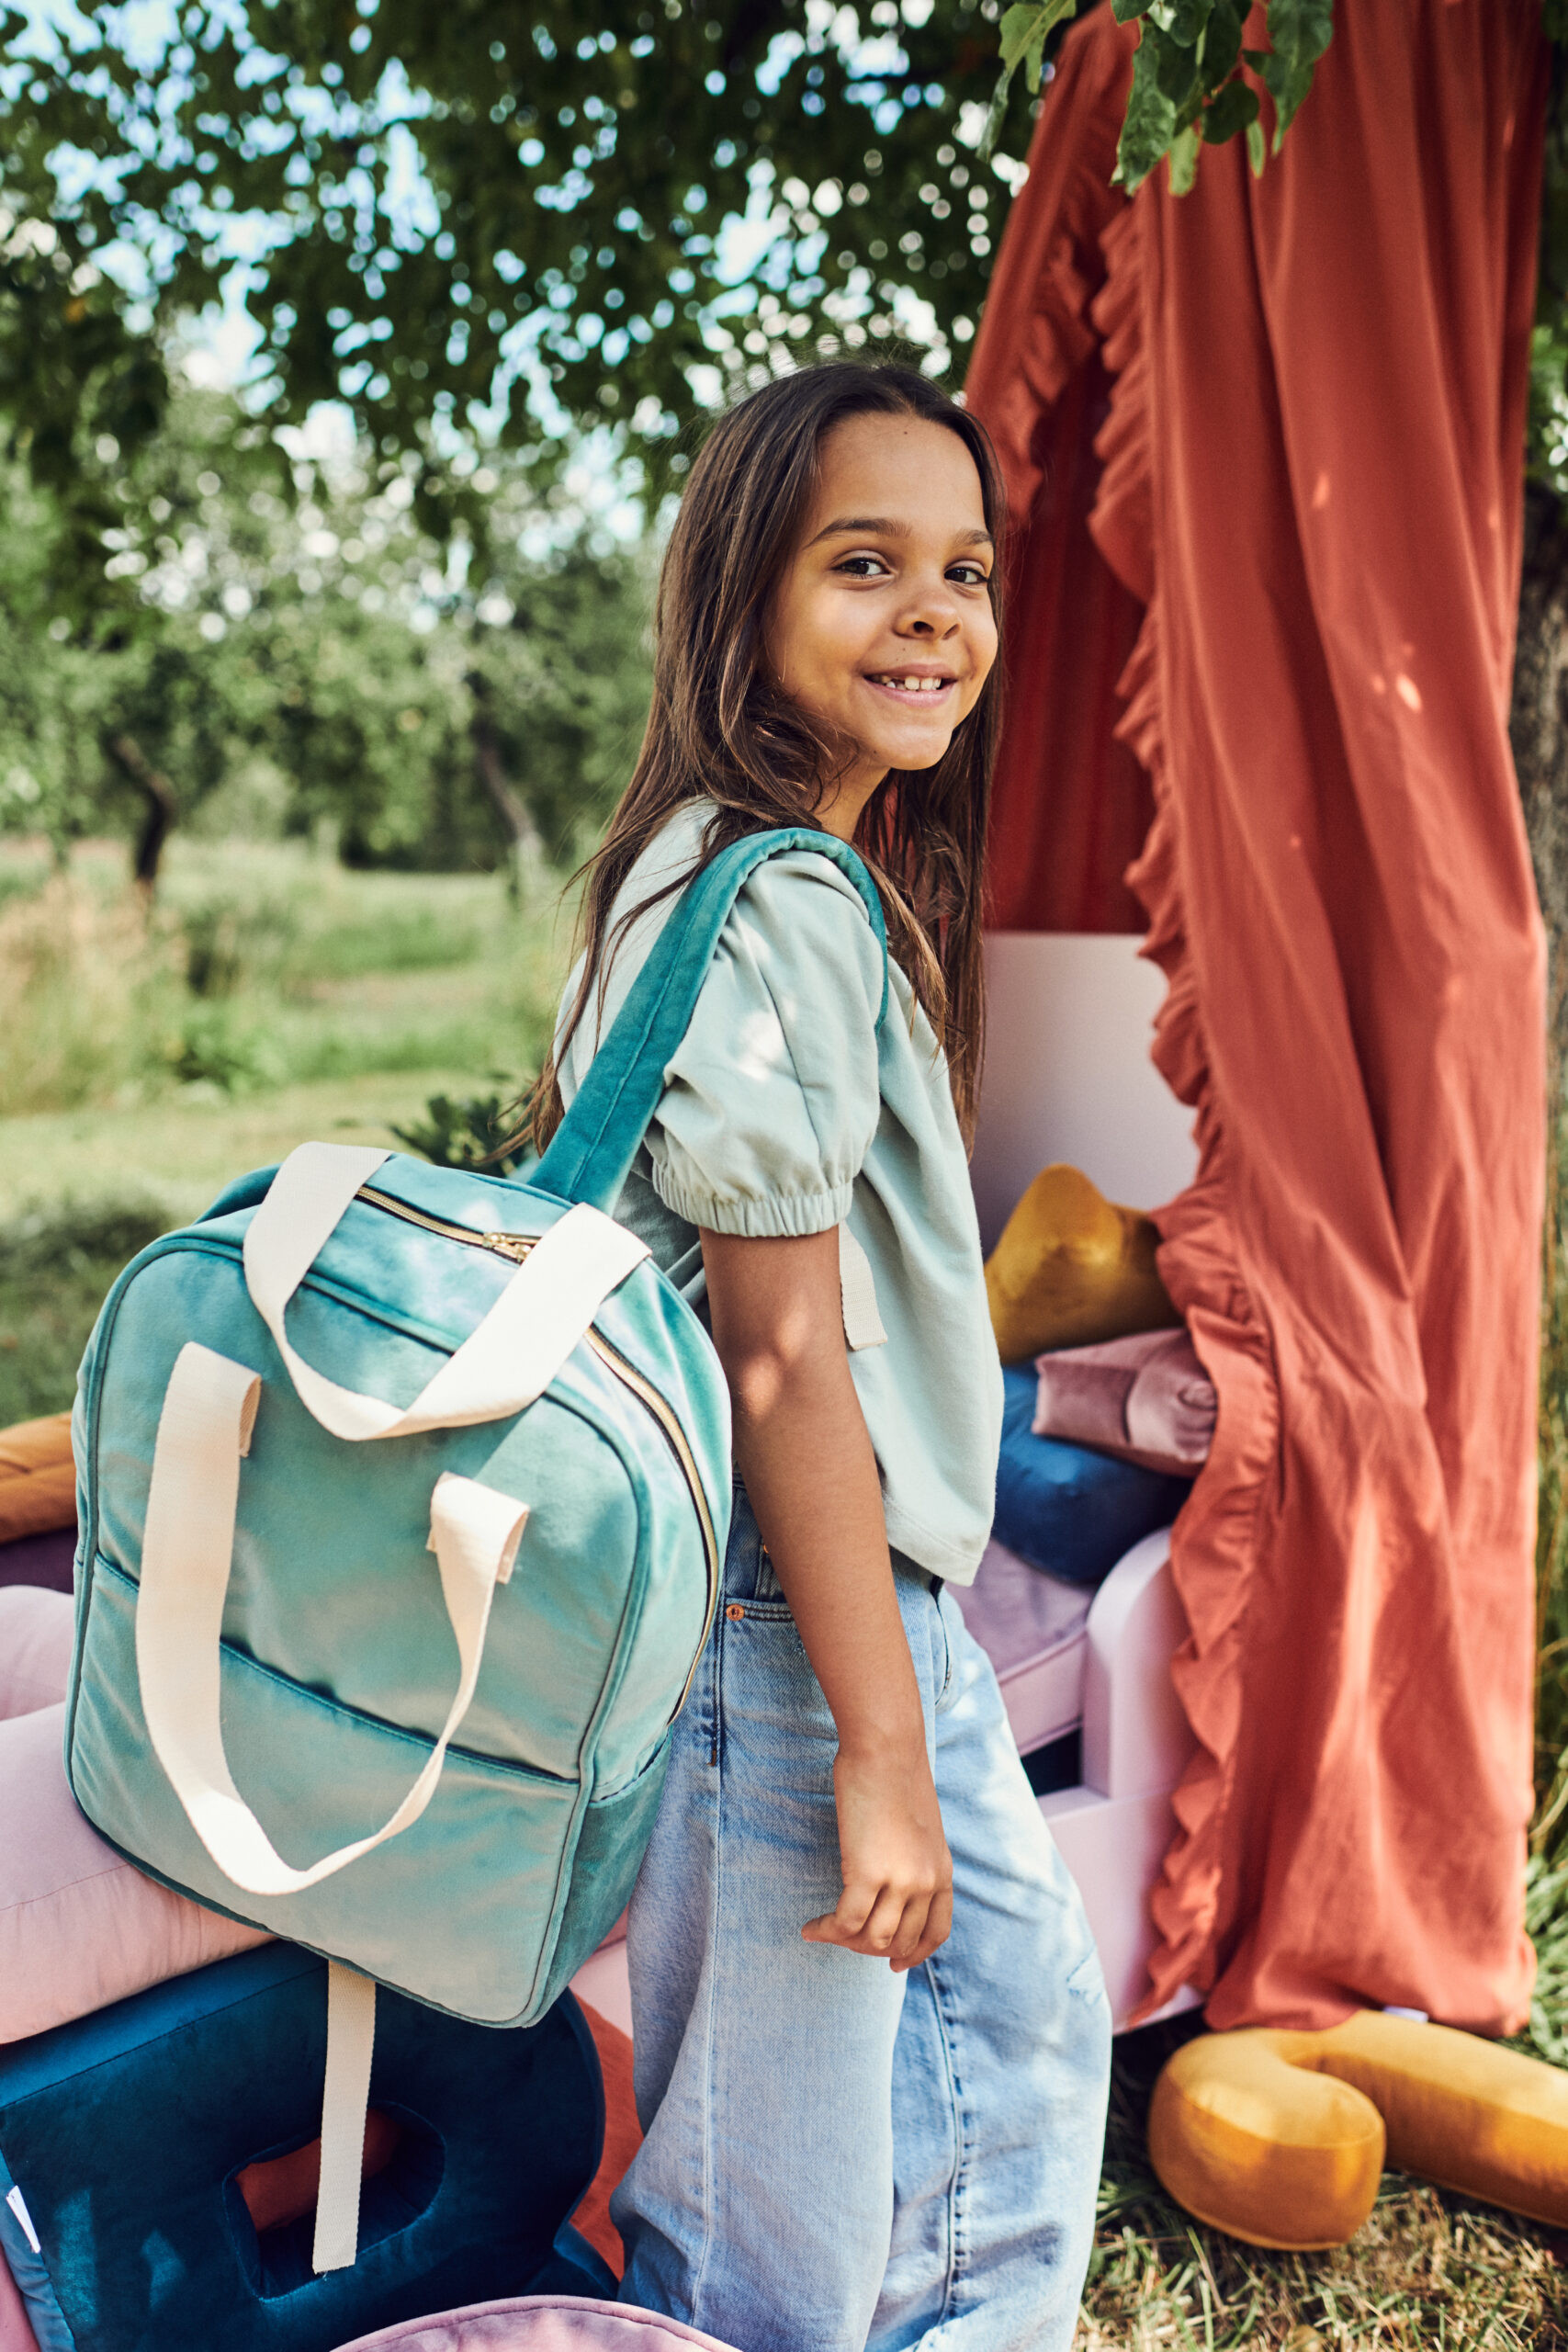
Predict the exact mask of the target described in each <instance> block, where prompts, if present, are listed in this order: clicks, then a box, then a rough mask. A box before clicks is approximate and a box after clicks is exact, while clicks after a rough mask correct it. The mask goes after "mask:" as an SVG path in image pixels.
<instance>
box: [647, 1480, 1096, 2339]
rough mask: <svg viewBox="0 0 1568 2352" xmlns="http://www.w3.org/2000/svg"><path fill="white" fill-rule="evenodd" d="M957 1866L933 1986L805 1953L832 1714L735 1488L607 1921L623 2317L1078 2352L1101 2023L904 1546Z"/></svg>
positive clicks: (995, 1742)
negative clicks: (620, 2158)
mask: <svg viewBox="0 0 1568 2352" xmlns="http://www.w3.org/2000/svg"><path fill="white" fill-rule="evenodd" d="M895 1575H896V1579H897V1588H898V1597H899V1603H900V1606H901V1608H902V1611H903V1615H904V1624H905V1628H906V1631H907V1632H908V1637H909V1648H910V1651H911V1653H912V1655H913V1657H914V1661H915V1670H916V1673H917V1675H918V1677H919V1684H920V1691H921V1695H922V1698H923V1701H924V1703H925V1712H926V1736H927V1742H928V1746H929V1747H930V1751H931V1758H932V1763H933V1769H934V1771H935V1776H936V1786H937V1792H938V1795H939V1797H940V1799H941V1803H942V1824H943V1826H944V1828H945V1830H946V1832H947V1841H948V1845H949V1847H950V1849H951V1850H952V1854H953V1897H954V1900H953V1933H952V1935H951V1936H950V1937H949V1938H948V1939H947V1941H946V1942H945V1943H944V1944H943V1945H942V1947H941V1948H940V1950H939V1951H936V1952H935V1953H934V1954H933V1955H932V1957H931V1959H930V1960H929V1961H927V1962H926V1963H925V1964H924V1966H923V1967H921V1968H919V1969H914V1970H911V1971H910V1972H909V1973H908V1974H907V1975H902V1976H896V1975H895V1974H894V1973H893V1972H892V1970H891V1969H890V1968H889V1967H888V1966H887V1964H886V1962H885V1961H879V1960H871V1959H868V1958H866V1957H865V1956H863V1954H860V1953H856V1952H846V1951H840V1950H839V1949H838V1948H837V1947H836V1946H832V1945H824V1944H808V1943H805V1942H803V1941H802V1939H801V1934H800V1930H801V1928H802V1926H803V1925H804V1923H805V1922H806V1920H807V1919H808V1918H811V1917H815V1916H816V1915H817V1914H818V1913H819V1912H824V1911H829V1910H831V1909H832V1907H833V1905H834V1904H835V1903H836V1902H837V1901H838V1897H839V1892H840V1875H839V1843H838V1829H837V1822H836V1818H835V1815H834V1811H833V1779H832V1768H833V1757H834V1752H835V1747H836V1740H835V1735H834V1730H833V1721H832V1717H831V1715H830V1714H829V1711H828V1706H827V1702H826V1701H825V1700H824V1699H823V1696H822V1691H821V1687H820V1685H819V1684H818V1680H817V1678H816V1676H815V1675H814V1674H813V1672H812V1670H811V1668H810V1666H809V1664H808V1663H807V1657H806V1653H805V1650H804V1648H803V1646H802V1645H801V1640H800V1636H799V1634H797V1633H796V1632H795V1622H794V1620H793V1618H792V1617H791V1615H790V1612H789V1609H788V1605H787V1604H786V1602H785V1600H784V1595H783V1593H782V1591H781V1589H780V1587H779V1584H778V1580H777V1578H776V1577H775V1576H774V1574H773V1566H772V1563H771V1561H770V1560H769V1558H768V1555H767V1554H766V1552H765V1551H764V1550H763V1548H762V1544H761V1538H760V1536H759V1535H758V1532H757V1525H756V1521H755V1520H754V1519H753V1517H752V1515H751V1511H750V1507H749V1505H748V1503H747V1501H746V1498H745V1496H744V1494H743V1493H742V1492H740V1491H739V1489H738V1490H737V1494H736V1510H735V1521H734V1525H733V1529H732V1532H731V1535H730V1541H729V1549H728V1556H727V1559H726V1562H725V1592H724V1605H723V1606H722V1607H721V1609H720V1610H719V1612H718V1616H717V1619H716V1623H715V1627H714V1633H713V1638H712V1639H711V1641H710V1642H709V1644H708V1645H707V1648H706V1650H705V1653H704V1656H703V1659H702V1663H701V1665H700V1667H699V1668H698V1672H697V1677H696V1680H695V1682H694V1686H693V1689H692V1692H691V1696H690V1697H689V1699H688V1700H687V1702H686V1706H685V1709H684V1712H683V1713H682V1716H681V1719H680V1721H679V1723H678V1724H677V1725H676V1729H675V1737H674V1745H673V1751H672V1753H671V1760H670V1771H669V1778H668V1780H667V1781H666V1782H665V1787H664V1793H663V1797H662V1800H661V1802H660V1810H659V1816H658V1821H657V1824H656V1826H655V1828H654V1833H653V1839H652V1843H651V1844H650V1846H649V1849H648V1854H647V1857H646V1859H645V1860H644V1862H643V1866H642V1872H641V1875H640V1877H639V1878H638V1880H637V1892H636V1894H635V1895H634V1896H633V1898H632V1906H631V1918H630V1923H629V1932H628V1938H627V1941H628V1947H629V1960H630V1966H631V1995H632V2019H633V2027H634V2036H635V2048H636V2075H637V2112H638V2116H639V2118H640V2120H641V2122H642V2125H643V2129H644V2131H645V2132H646V2134H647V2137H646V2138H645V2140H644V2142H643V2144H642V2148H641V2151H640V2152H639V2154H638V2155H637V2159H636V2161H635V2162H634V2163H633V2165H632V2166H631V2169H630V2171H629V2172H628V2173H627V2174H626V2178H625V2180H624V2181H623V2182H622V2184H621V2186H620V2188H618V2189H617V2191H616V2192H615V2198H614V2199H613V2200H612V2204H611V2211H612V2214H613V2215H614V2218H615V2224H616V2227H617V2228H618V2229H619V2231H620V2233H621V2236H622V2239H623V2241H624V2243H625V2245H626V2277H625V2279H624V2280H623V2282H622V2287H621V2295H622V2299H623V2301H626V2302H630V2303H639V2304H642V2305H644V2306H646V2307H647V2308H648V2309H649V2310H652V2311H656V2312H663V2313H666V2314H668V2315H669V2316H671V2317H672V2318H676V2319H680V2320H683V2321H684V2322H685V2323H686V2324H688V2325H689V2326H693V2327H698V2328H702V2329H705V2331H706V2332H707V2333H708V2334H709V2335H716V2336H717V2337H718V2339H719V2340H720V2342H721V2343H724V2344H726V2345H732V2346H735V2347H736V2352H865V2348H866V2347H869V2352H905V2347H907V2346H919V2347H920V2352H1067V2347H1068V2346H1069V2345H1070V2344H1071V2341H1072V2336H1073V2328H1074V2323H1075V2321H1076V2319H1077V2306H1078V2296H1079V2293H1080V2290H1081V2289H1082V2285H1083V2278H1084V2273H1085V2270H1086V2268H1087V2267H1088V2262H1089V2247H1090V2243H1091V2239H1092V2233H1093V2221H1094V2205H1095V2191H1096V2188H1097V2186H1098V2182H1099V2177H1100V2149H1101V2143H1102V2141H1103V2138H1104V2130H1105V2103H1106V2091H1107V2084H1108V2078H1109V2073H1110V2058H1111V2018H1110V2009H1109V2005H1108V2003H1107V2001H1106V1997H1105V1990H1104V1986H1103V1984H1102V1982H1101V1979H1100V1962H1099V1960H1098V1958H1097V1957H1096V1954H1095V1950H1094V1944H1093V1940H1092V1939H1091V1937H1090V1935H1089V1926H1088V1923H1087V1921H1086V1919H1085V1917H1084V1913H1083V1906H1082V1905H1081V1903H1080V1902H1079V1900H1078V1896H1077V1889H1076V1888H1075V1887H1074V1885H1073V1883H1072V1880H1071V1879H1070V1878H1069V1876H1068V1874H1067V1871H1066V1867H1065V1865H1064V1864H1063V1862H1062V1860H1061V1858H1060V1856H1059V1855H1058V1854H1057V1852H1056V1849H1055V1846H1054V1845H1053V1843H1052V1841H1051V1837H1050V1833H1049V1831H1048V1830H1047V1829H1046V1827H1045V1825H1044V1823H1043V1820H1042V1819H1041V1817H1040V1813H1039V1810H1038V1807H1037V1805H1036V1804H1035V1800H1034V1798H1033V1796H1032V1793H1031V1792H1030V1788H1029V1784H1028V1782H1027V1781H1026V1780H1025V1779H1024V1776H1023V1770H1022V1768H1021V1765H1020V1763H1019V1760H1018V1756H1017V1753H1016V1750H1015V1748H1014V1747H1013V1743H1012V1739H1011V1737H1010V1733H1009V1730H1008V1724H1007V1718H1006V1715H1005V1713H1004V1712H1003V1709H1002V1702H1001V1695H1000V1693H999V1691H998V1689H997V1680H996V1676H995V1675H994V1673H993V1672H992V1670H991V1667H990V1663H989V1661H988V1659H987V1657H985V1655H984V1653H983V1652H982V1651H981V1650H980V1648H979V1647H978V1645H976V1643H975V1642H974V1641H973V1640H972V1639H971V1637H970V1636H969V1634H967V1633H966V1632H965V1631H964V1621H963V1619H962V1617H961V1616H960V1614H959V1611H958V1610H957V1608H956V1606H955V1605H954V1603H953V1600H952V1598H951V1597H950V1596H947V1595H942V1596H941V1597H940V1598H939V1597H938V1596H937V1595H936V1594H934V1593H933V1592H932V1590H931V1587H930V1585H929V1583H928V1581H927V1580H926V1578H925V1577H923V1576H922V1575H921V1574H920V1572H919V1570H918V1569H916V1568H914V1567H913V1566H911V1565H909V1564H908V1562H905V1561H902V1560H900V1559H899V1558H898V1557H897V1555H895Z"/></svg>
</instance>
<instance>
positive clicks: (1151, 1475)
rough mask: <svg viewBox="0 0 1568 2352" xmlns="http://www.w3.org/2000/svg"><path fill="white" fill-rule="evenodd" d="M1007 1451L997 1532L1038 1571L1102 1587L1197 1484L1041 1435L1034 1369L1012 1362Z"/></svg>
mask: <svg viewBox="0 0 1568 2352" xmlns="http://www.w3.org/2000/svg"><path fill="white" fill-rule="evenodd" d="M1002 1385H1003V1389H1004V1392H1005V1394H1004V1400H1003V1404H1002V1450H1001V1456H1000V1459H999V1460H998V1464H997V1516H996V1520H995V1522H994V1524H993V1526H992V1529H991V1532H992V1534H993V1535H994V1536H995V1537H996V1539H997V1541H998V1544H1006V1545H1007V1547H1008V1549H1009V1551H1010V1552H1016V1553H1017V1554H1018V1555H1019V1557H1020V1558H1021V1559H1023V1560H1027V1561H1028V1562H1029V1564H1030V1566H1031V1567H1035V1568H1043V1569H1044V1570H1045V1572H1046V1574H1047V1575H1048V1576H1054V1577H1065V1578H1066V1581H1067V1582H1068V1583H1069V1584H1098V1583H1099V1582H1100V1578H1101V1577H1104V1576H1109V1574H1110V1573H1111V1569H1112V1568H1113V1567H1114V1566H1116V1563H1117V1561H1118V1560H1119V1559H1120V1558H1121V1557H1122V1553H1123V1552H1126V1551H1129V1550H1131V1548H1132V1546H1133V1545H1134V1544H1136V1543H1137V1541H1138V1539H1139V1538H1140V1536H1144V1535H1152V1534H1153V1533H1154V1531H1155V1529H1156V1527H1168V1526H1169V1524H1170V1522H1171V1521H1172V1520H1173V1519H1174V1518H1175V1516H1176V1514H1177V1512H1178V1511H1179V1510H1180V1508H1181V1506H1182V1504H1183V1502H1185V1500H1186V1499H1187V1496H1188V1493H1189V1492H1190V1487H1191V1484H1192V1482H1191V1480H1190V1478H1168V1477H1166V1476H1163V1475H1162V1474H1161V1473H1160V1472H1159V1471H1157V1470H1142V1469H1140V1468H1139V1466H1138V1464H1136V1463H1135V1462H1118V1461H1117V1459H1116V1457H1115V1456H1114V1454H1110V1453H1095V1452H1094V1450H1093V1449H1092V1447H1090V1446H1087V1445H1069V1444H1068V1443H1067V1442H1066V1439H1065V1438H1059V1437H1036V1436H1035V1434H1034V1431H1033V1430H1032V1428H1031V1427H1030V1423H1031V1422H1032V1420H1033V1419H1034V1397H1035V1391H1036V1388H1037V1387H1038V1385H1039V1383H1038V1380H1037V1378H1036V1375H1035V1371H1034V1366H1033V1365H1032V1363H1030V1364H1004V1365H1003V1367H1002Z"/></svg>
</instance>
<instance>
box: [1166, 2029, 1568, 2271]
mask: <svg viewBox="0 0 1568 2352" xmlns="http://www.w3.org/2000/svg"><path fill="white" fill-rule="evenodd" d="M1149 2156H1150V2160H1151V2162H1152V2163H1153V2165H1154V2168H1155V2171H1156V2173H1157V2175H1158V2176H1159V2178H1160V2180H1161V2182H1162V2183H1163V2184H1164V2186H1165V2188H1167V2189H1168V2191H1169V2193H1170V2195H1171V2196H1172V2197H1174V2198H1175V2199H1176V2201H1177V2203H1178V2204H1179V2205H1182V2206H1185V2207H1186V2209H1187V2211H1189V2212H1190V2213H1193V2214H1196V2216H1197V2217H1198V2219H1199V2220H1200V2221H1203V2222H1210V2223H1212V2224H1213V2226H1214V2227H1215V2228H1217V2229H1222V2230H1224V2231H1226V2232H1227V2233H1229V2234H1230V2235H1231V2236H1232V2237H1237V2238H1244V2239H1246V2240H1247V2241H1248V2242H1249V2243H1250V2244H1251V2245H1267V2246H1278V2247H1281V2248H1284V2249H1287V2250H1290V2251H1295V2252H1303V2253H1304V2252H1307V2251H1310V2250H1312V2249H1314V2248H1318V2247H1323V2246H1330V2245H1343V2244H1344V2242H1345V2240H1346V2239H1347V2238H1348V2237H1351V2236H1353V2235H1354V2233H1355V2232H1356V2231H1357V2230H1358V2229H1359V2227H1360V2225H1361V2223H1362V2222H1364V2221H1365V2220H1366V2218H1367V2215H1368V2214H1369V2213H1370V2212H1371V2209H1372V2203H1373V2200H1374V2199H1375V2198H1376V2196H1377V2191H1378V2180H1379V2176H1380V2175H1381V2173H1382V2167H1383V2164H1384V2162H1385V2160H1386V2161H1387V2162H1388V2163H1389V2164H1391V2165H1398V2167H1399V2168H1400V2169H1401V2171H1404V2172H1410V2173H1415V2174H1416V2175H1418V2176H1419V2177H1421V2178H1423V2179H1425V2180H1430V2181H1433V2182H1435V2183H1436V2184H1437V2186H1438V2188H1450V2189H1454V2190H1457V2191H1458V2192H1459V2193H1460V2194H1461V2196H1465V2197H1473V2198H1477V2199H1481V2200H1483V2202H1485V2203H1487V2204H1491V2205H1501V2206H1504V2207H1505V2208H1506V2210H1507V2211H1510V2212H1514V2213H1522V2214H1525V2215H1528V2216H1529V2219H1531V2220H1532V2221H1538V2222H1550V2223H1552V2224H1554V2225H1555V2226H1557V2227H1558V2228H1562V2227H1563V2226H1568V2075H1565V2074H1562V2073H1561V2072H1560V2071H1559V2070H1558V2069H1557V2068H1556V2067H1554V2066H1548V2065H1546V2064H1544V2063H1543V2062H1542V2061H1541V2060H1540V2059H1539V2058H1527V2057H1525V2056H1524V2055H1523V2054H1522V2053H1521V2052H1518V2051H1516V2050H1504V2049H1502V2048H1500V2047H1499V2046H1498V2044H1497V2043H1496V2042H1493V2041H1482V2040H1480V2039H1479V2037H1478V2036H1476V2035H1474V2034H1469V2033H1459V2032H1456V2031H1454V2030H1452V2029H1451V2028H1450V2027H1448V2026H1441V2025H1428V2024H1424V2023H1422V2022H1420V2021H1419V2020H1417V2019H1416V2018H1398V2017H1389V2016H1386V2015H1385V2014H1384V2013H1383V2012H1382V2011H1381V2010H1378V2009H1360V2010H1358V2011H1357V2012H1356V2014H1355V2015H1354V2016H1353V2017H1350V2018H1347V2019H1346V2021H1345V2023H1344V2024H1343V2025H1338V2026H1334V2027H1332V2028H1331V2029H1330V2030H1328V2031H1326V2032H1324V2033H1294V2032H1291V2031H1288V2030H1282V2029H1278V2028H1274V2027H1266V2026H1265V2027H1256V2028H1251V2029H1248V2030H1244V2031H1241V2032H1236V2033H1214V2034H1205V2035H1202V2036H1201V2037H1200V2038H1199V2039H1198V2040H1197V2041H1190V2042H1188V2043H1187V2044H1186V2045H1185V2047H1184V2048H1182V2049H1180V2050H1179V2051H1178V2052H1176V2054H1175V2055H1174V2056H1173V2057H1172V2058H1171V2059H1170V2061H1169V2062H1168V2064H1167V2066H1166V2068H1165V2070H1164V2072H1163V2073H1162V2074H1161V2075H1160V2078H1159V2080H1158V2082H1157V2083H1156V2086H1155V2092H1154V2098H1153V2100H1152V2102H1151V2104H1150V2109H1149Z"/></svg>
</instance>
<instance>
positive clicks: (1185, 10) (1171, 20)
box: [1166, 0, 1214, 49]
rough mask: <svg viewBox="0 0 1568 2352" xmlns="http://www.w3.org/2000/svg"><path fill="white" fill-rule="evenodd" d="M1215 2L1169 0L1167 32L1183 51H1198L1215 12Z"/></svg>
mask: <svg viewBox="0 0 1568 2352" xmlns="http://www.w3.org/2000/svg"><path fill="white" fill-rule="evenodd" d="M1213 6H1214V0H1168V16H1167V21H1166V30H1167V31H1168V33H1169V35H1170V38H1171V40H1174V41H1178V42H1179V44H1180V46H1181V47H1182V48H1183V49H1196V48H1197V46H1198V43H1199V42H1200V41H1201V39H1202V37H1203V28H1204V27H1205V26H1206V25H1207V23H1208V21H1209V18H1210V16H1211V14H1212V13H1213Z"/></svg>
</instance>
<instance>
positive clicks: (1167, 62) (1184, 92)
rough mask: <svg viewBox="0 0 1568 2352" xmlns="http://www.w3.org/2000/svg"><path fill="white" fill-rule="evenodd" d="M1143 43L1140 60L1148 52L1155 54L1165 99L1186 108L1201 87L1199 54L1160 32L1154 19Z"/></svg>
mask: <svg viewBox="0 0 1568 2352" xmlns="http://www.w3.org/2000/svg"><path fill="white" fill-rule="evenodd" d="M1140 41H1141V46H1140V48H1139V51H1138V54H1139V56H1140V57H1141V56H1142V55H1143V53H1144V50H1145V49H1152V50H1153V51H1154V56H1155V73H1156V78H1157V80H1158V83H1159V86H1160V90H1161V92H1162V93H1163V95H1164V96H1166V97H1168V99H1169V100H1170V103H1171V105H1172V106H1173V107H1184V106H1185V105H1186V104H1187V101H1188V100H1189V98H1190V97H1191V96H1192V95H1193V93H1194V92H1195V91H1196V89H1197V87H1198V52H1197V51H1196V50H1193V49H1188V48H1185V47H1184V46H1183V45H1182V43H1181V42H1180V41H1179V40H1175V39H1174V38H1173V37H1172V35H1171V34H1169V33H1163V32H1161V31H1160V29H1159V28H1158V26H1157V25H1156V24H1155V23H1154V21H1153V19H1152V18H1151V19H1150V21H1149V23H1147V24H1146V25H1145V27H1144V29H1143V32H1142V35H1141V36H1140Z"/></svg>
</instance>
